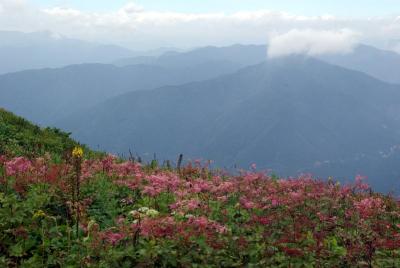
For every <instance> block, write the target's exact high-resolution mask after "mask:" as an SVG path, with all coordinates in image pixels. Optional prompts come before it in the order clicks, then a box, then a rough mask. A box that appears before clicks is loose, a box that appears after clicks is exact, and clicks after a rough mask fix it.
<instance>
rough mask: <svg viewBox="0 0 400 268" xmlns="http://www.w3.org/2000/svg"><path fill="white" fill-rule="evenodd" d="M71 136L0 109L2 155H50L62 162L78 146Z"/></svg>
mask: <svg viewBox="0 0 400 268" xmlns="http://www.w3.org/2000/svg"><path fill="white" fill-rule="evenodd" d="M69 135H70V134H69V133H65V132H62V131H61V130H59V129H57V128H40V127H39V126H37V125H34V124H32V123H30V122H29V121H27V120H25V119H23V118H21V117H18V116H16V115H14V114H12V113H10V112H7V111H6V110H4V109H1V108H0V154H7V155H12V156H28V157H34V156H42V155H44V154H45V153H50V154H51V155H52V157H53V158H54V160H56V161H57V160H58V161H60V159H61V158H62V156H63V154H65V153H66V152H68V151H70V150H71V149H72V148H73V147H75V146H77V145H78V143H77V142H75V141H74V140H72V139H71V138H70V137H69ZM85 152H86V154H87V155H88V156H92V155H95V154H96V153H94V152H92V151H90V150H89V149H88V148H85Z"/></svg>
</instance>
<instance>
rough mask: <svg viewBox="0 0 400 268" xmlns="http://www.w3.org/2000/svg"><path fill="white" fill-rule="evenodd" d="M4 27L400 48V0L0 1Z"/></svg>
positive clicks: (312, 47)
mask: <svg viewBox="0 0 400 268" xmlns="http://www.w3.org/2000/svg"><path fill="white" fill-rule="evenodd" d="M0 30H2V31H22V32H35V31H50V32H52V33H54V34H53V36H55V37H58V38H60V37H62V38H66V37H68V38H75V39H82V40H85V41H90V42H98V43H107V44H116V45H120V46H124V47H127V48H130V49H133V50H150V49H156V48H159V47H174V48H193V47H199V46H206V45H215V46H225V45H231V44H237V43H241V44H270V45H271V53H270V55H271V56H279V55H283V54H287V53H292V52H293V51H295V52H304V53H309V54H324V53H348V52H349V51H351V50H352V48H354V47H355V46H356V45H357V44H359V43H366V44H370V45H374V46H377V47H380V48H384V49H388V50H393V51H397V52H399V53H400V0H351V1H350V0H323V1H322V0H198V1H191V0H136V1H129V0H112V1H111V0H107V1H100V0H51V1H50V0H0Z"/></svg>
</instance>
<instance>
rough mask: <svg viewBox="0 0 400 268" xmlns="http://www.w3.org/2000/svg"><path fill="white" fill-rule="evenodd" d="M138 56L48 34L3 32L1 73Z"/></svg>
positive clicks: (104, 61) (1, 36)
mask: <svg viewBox="0 0 400 268" xmlns="http://www.w3.org/2000/svg"><path fill="white" fill-rule="evenodd" d="M135 55H137V53H135V52H134V51H131V50H129V49H126V48H123V47H119V46H115V45H105V44H96V43H91V42H86V41H82V40H77V39H71V38H66V37H63V36H60V35H56V34H54V33H51V32H48V31H44V32H32V33H23V32H12V31H0V59H1V62H0V74H4V73H10V72H17V71H22V70H27V69H41V68H50V67H51V68H55V67H62V66H66V65H70V64H80V63H108V62H111V61H114V60H116V59H118V58H122V57H131V56H135Z"/></svg>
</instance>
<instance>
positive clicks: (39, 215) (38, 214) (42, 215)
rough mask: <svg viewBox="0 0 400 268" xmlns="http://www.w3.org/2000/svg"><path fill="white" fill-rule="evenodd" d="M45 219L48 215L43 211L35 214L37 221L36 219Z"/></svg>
mask: <svg viewBox="0 0 400 268" xmlns="http://www.w3.org/2000/svg"><path fill="white" fill-rule="evenodd" d="M44 217H46V213H44V211H43V210H41V209H40V210H38V211H36V212H35V214H33V218H34V219H36V218H44Z"/></svg>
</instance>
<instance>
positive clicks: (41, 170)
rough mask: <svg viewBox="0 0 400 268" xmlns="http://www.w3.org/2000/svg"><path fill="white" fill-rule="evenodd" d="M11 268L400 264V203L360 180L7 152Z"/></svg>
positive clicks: (4, 260) (5, 254) (2, 258)
mask: <svg viewBox="0 0 400 268" xmlns="http://www.w3.org/2000/svg"><path fill="white" fill-rule="evenodd" d="M0 267H400V203H399V200H398V199H396V198H394V197H391V196H389V195H383V194H379V193H374V192H373V191H372V190H371V189H370V188H369V187H368V185H367V184H365V183H364V180H363V178H361V177H358V178H356V180H355V182H354V183H353V184H349V185H340V184H339V183H336V182H334V181H331V180H329V181H322V180H317V179H314V178H312V177H311V176H306V175H304V176H300V177H298V178H287V179H281V178H278V177H276V176H271V175H268V174H267V173H263V172H257V171H256V170H255V169H252V170H251V171H241V172H239V173H237V174H234V175H232V174H228V173H227V172H224V171H221V170H211V169H209V168H208V166H207V165H206V164H201V163H199V162H194V163H189V164H187V165H186V166H183V167H182V168H179V169H172V168H170V167H160V166H158V165H157V163H152V164H151V165H144V164H140V163H137V162H133V161H123V160H121V159H118V158H117V157H114V156H111V155H107V156H103V157H97V158H92V159H85V158H84V155H83V152H82V151H81V150H74V153H73V154H71V155H70V156H69V157H67V158H65V159H62V160H58V161H54V160H52V159H51V157H50V156H48V155H44V156H43V157H36V158H30V159H28V158H25V157H7V156H0Z"/></svg>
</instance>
